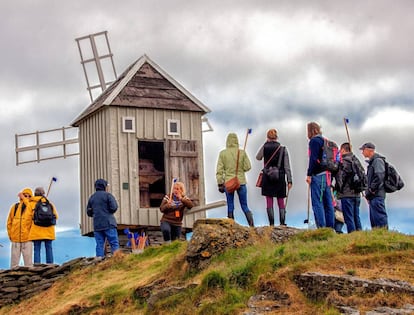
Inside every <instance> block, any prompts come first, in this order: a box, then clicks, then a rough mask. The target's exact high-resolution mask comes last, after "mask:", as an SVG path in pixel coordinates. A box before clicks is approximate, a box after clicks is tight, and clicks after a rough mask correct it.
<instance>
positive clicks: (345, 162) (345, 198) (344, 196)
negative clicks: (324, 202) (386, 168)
mask: <svg viewBox="0 0 414 315" xmlns="http://www.w3.org/2000/svg"><path fill="white" fill-rule="evenodd" d="M340 153H341V157H342V159H341V160H342V161H341V164H340V167H339V170H338V173H337V174H336V175H335V180H336V189H337V197H338V199H339V200H341V207H342V213H343V215H344V220H345V225H346V230H347V232H348V233H351V232H353V231H360V230H362V225H361V218H360V217H359V206H360V204H361V197H360V195H361V193H360V192H356V191H355V189H353V188H352V187H351V180H352V178H353V176H354V175H355V170H353V167H352V165H353V163H354V164H355V166H356V167H359V168H363V166H362V165H361V162H360V161H359V160H358V158H357V157H356V156H355V155H354V154H353V153H352V151H351V145H350V144H349V142H344V143H342V144H341V147H340Z"/></svg>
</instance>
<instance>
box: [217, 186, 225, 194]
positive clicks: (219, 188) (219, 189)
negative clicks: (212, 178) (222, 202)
mask: <svg viewBox="0 0 414 315" xmlns="http://www.w3.org/2000/svg"><path fill="white" fill-rule="evenodd" d="M218 191H219V192H221V193H224V184H219V185H218Z"/></svg>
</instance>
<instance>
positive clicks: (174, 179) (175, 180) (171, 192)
mask: <svg viewBox="0 0 414 315" xmlns="http://www.w3.org/2000/svg"><path fill="white" fill-rule="evenodd" d="M176 182H177V178H173V179H172V181H171V190H170V201H171V198H172V194H173V189H174V184H175V183H176Z"/></svg>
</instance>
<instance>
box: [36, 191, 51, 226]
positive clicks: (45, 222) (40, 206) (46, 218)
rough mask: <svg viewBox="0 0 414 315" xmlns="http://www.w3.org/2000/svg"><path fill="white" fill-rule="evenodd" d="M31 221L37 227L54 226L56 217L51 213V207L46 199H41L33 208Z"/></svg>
mask: <svg viewBox="0 0 414 315" xmlns="http://www.w3.org/2000/svg"><path fill="white" fill-rule="evenodd" d="M33 221H34V224H35V225H38V226H43V227H47V226H52V225H55V224H56V217H55V215H54V213H53V207H52V205H51V204H50V202H49V200H47V198H45V197H42V198H41V199H40V200H39V201H38V202H37V203H36V206H35V209H34V213H33Z"/></svg>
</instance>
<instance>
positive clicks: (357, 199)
mask: <svg viewBox="0 0 414 315" xmlns="http://www.w3.org/2000/svg"><path fill="white" fill-rule="evenodd" d="M354 202H355V205H354V222H355V229H356V230H357V231H361V230H362V224H361V218H360V216H359V206H360V205H361V198H360V197H355V200H354Z"/></svg>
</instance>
